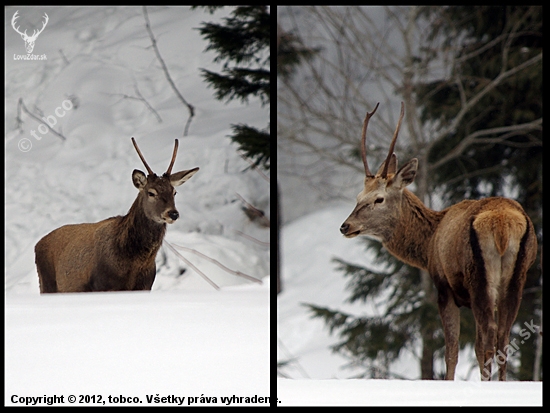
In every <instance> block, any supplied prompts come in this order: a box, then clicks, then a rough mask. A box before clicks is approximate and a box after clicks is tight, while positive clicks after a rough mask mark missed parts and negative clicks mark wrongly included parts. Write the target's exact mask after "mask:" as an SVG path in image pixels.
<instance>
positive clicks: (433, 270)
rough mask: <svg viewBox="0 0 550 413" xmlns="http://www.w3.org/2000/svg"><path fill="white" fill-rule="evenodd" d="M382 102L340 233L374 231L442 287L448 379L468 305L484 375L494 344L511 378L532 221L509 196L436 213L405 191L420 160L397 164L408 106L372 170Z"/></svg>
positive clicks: (532, 251)
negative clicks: (510, 355) (359, 185)
mask: <svg viewBox="0 0 550 413" xmlns="http://www.w3.org/2000/svg"><path fill="white" fill-rule="evenodd" d="M377 108H378V105H376V107H375V108H374V110H373V111H372V112H371V113H367V115H366V117H365V120H364V122H363V132H362V138H361V154H362V158H363V164H364V166H365V175H366V176H365V187H364V189H363V191H362V192H361V193H360V194H359V195H358V196H357V206H356V207H355V209H354V210H353V212H352V213H351V215H350V216H349V217H348V218H347V219H346V221H345V222H344V223H343V224H342V226H341V227H340V231H341V232H342V234H344V235H345V236H346V237H348V238H352V237H355V236H357V235H368V236H371V237H373V238H375V239H377V240H379V241H381V242H382V244H383V245H384V247H385V248H386V249H387V250H388V251H389V252H391V253H392V254H393V255H394V256H395V257H397V258H399V259H400V260H401V261H403V262H405V263H407V264H409V265H412V266H415V267H418V268H421V269H424V270H427V271H428V272H429V274H430V276H431V278H432V279H433V281H434V283H435V286H436V289H437V294H438V306H439V313H440V315H441V320H442V324H443V330H444V335H445V364H446V367H447V373H446V376H445V378H446V379H447V380H454V376H455V369H456V364H457V361H458V336H459V333H460V312H459V307H461V306H466V307H469V308H471V309H472V311H473V314H474V318H475V322H476V343H475V352H476V357H477V361H478V363H479V369H480V372H481V377H482V379H483V380H490V379H491V364H492V361H493V357H494V356H495V349H496V351H497V354H498V356H499V357H498V358H496V360H497V361H498V362H499V364H500V367H499V380H506V355H507V351H506V350H507V348H506V347H507V346H508V344H509V338H510V329H511V327H512V324H513V322H514V321H515V319H516V316H517V314H518V309H519V306H520V302H521V296H522V292H523V286H524V284H525V278H526V274H527V270H528V269H529V267H530V266H531V265H532V264H533V262H534V261H535V258H536V255H537V238H536V236H535V231H534V228H533V224H532V223H531V220H530V219H529V217H528V216H527V214H526V213H525V211H524V210H523V208H522V207H521V206H520V205H519V204H518V203H517V202H516V201H513V200H511V199H507V198H501V197H493V198H486V199H481V200H475V201H474V200H465V201H462V202H460V203H458V204H456V205H453V206H451V207H449V208H447V209H445V210H443V211H439V212H438V211H433V210H431V209H429V208H427V207H426V206H425V205H424V204H423V203H422V202H421V201H420V199H418V198H417V197H416V196H415V195H414V194H413V193H412V192H410V191H409V190H407V189H406V188H405V187H406V186H408V185H410V184H411V183H412V182H413V181H414V178H415V175H416V170H417V167H418V160H417V159H412V160H410V161H409V162H407V163H406V164H405V165H403V166H402V167H401V168H400V169H397V157H396V156H395V154H394V153H393V149H394V146H395V141H396V139H397V134H398V132H399V128H400V126H401V121H402V119H403V115H404V105H403V104H401V116H400V118H399V121H398V123H397V128H396V130H395V133H394V136H393V139H392V142H391V144H390V150H389V152H388V156H387V158H386V160H385V161H384V162H383V163H382V165H381V166H380V169H379V170H378V172H377V173H376V175H373V174H372V173H371V172H370V170H369V167H368V164H367V153H366V142H365V141H366V134H367V125H368V122H369V119H370V118H371V116H372V115H373V114H374V112H376V109H377ZM495 310H496V317H495Z"/></svg>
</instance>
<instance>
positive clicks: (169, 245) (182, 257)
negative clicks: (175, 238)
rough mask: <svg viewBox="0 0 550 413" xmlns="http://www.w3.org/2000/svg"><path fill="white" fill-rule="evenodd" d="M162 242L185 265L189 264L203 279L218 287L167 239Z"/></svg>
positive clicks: (216, 287) (217, 287) (217, 288)
mask: <svg viewBox="0 0 550 413" xmlns="http://www.w3.org/2000/svg"><path fill="white" fill-rule="evenodd" d="M164 243H165V244H166V245H168V248H170V249H171V250H172V251H173V252H174V254H176V255H177V256H178V257H179V258H180V259H181V260H182V261H183V262H185V263H186V264H187V265H189V266H190V267H191V268H193V269H194V270H195V271H196V272H197V274H199V275H200V276H201V277H202V278H204V280H205V281H206V282H207V283H208V284H210V285H211V286H212V287H214V288H215V289H216V290H219V289H220V287H219V286H218V285H217V284H216V283H215V282H214V281H212V280H211V279H210V278H208V277H207V276H206V275H205V274H204V273H203V272H202V271H201V270H199V269H198V268H197V267H195V266H194V265H193V264H192V263H191V262H190V261H189V260H188V259H187V258H185V257H184V256H183V255H181V254H180V253H179V252H178V250H176V249H175V248H174V247H173V246H172V244H170V243H169V242H168V241H166V240H164Z"/></svg>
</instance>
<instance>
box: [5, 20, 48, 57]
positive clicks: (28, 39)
mask: <svg viewBox="0 0 550 413" xmlns="http://www.w3.org/2000/svg"><path fill="white" fill-rule="evenodd" d="M17 13H19V10H17V11H16V12H15V13H14V15H13V17H12V19H11V25H12V27H13V30H15V31H16V32H17V33H19V34H20V35H21V38H22V39H23V40H24V41H25V48H26V49H27V53H32V51H33V49H34V42H35V41H36V38H37V37H38V35H39V34H40V33H42V31H43V30H44V28H45V27H46V25H47V24H48V20H49V17H48V15H47V14H46V13H44V23H43V24H42V28H41V29H40V30H38V31H37V30H33V33H32V36H29V35H27V30H25V31H24V32H23V33H21V32H20V31H19V26H18V27H15V20H17V18H18V17H19V16H18V15H17Z"/></svg>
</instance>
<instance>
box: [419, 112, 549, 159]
mask: <svg viewBox="0 0 550 413" xmlns="http://www.w3.org/2000/svg"><path fill="white" fill-rule="evenodd" d="M529 130H542V118H539V119H537V120H534V121H532V122H528V123H522V124H519V125H511V126H502V127H498V128H489V129H483V130H479V131H476V132H474V133H472V134H470V135H468V136H466V137H465V138H464V139H462V140H461V141H460V142H459V143H458V145H456V146H455V147H454V148H453V149H452V150H451V151H449V152H448V153H447V154H446V155H445V156H443V157H442V158H440V159H439V160H438V161H437V162H434V163H433V164H431V165H430V168H431V169H436V168H439V167H440V166H441V165H443V164H445V163H447V162H449V161H451V160H452V159H455V158H457V157H459V156H460V155H461V154H462V153H464V151H465V150H466V148H467V147H469V146H471V145H476V144H480V143H493V144H497V143H498V144H506V145H509V146H516V147H518V146H542V142H541V141H537V142H533V143H532V144H522V145H519V144H516V143H513V142H509V141H507V139H509V138H510V137H512V136H516V135H517V134H518V133H521V132H523V133H524V132H526V131H529ZM501 133H503V134H505V135H503V136H500V137H498V138H489V139H488V138H485V139H478V137H480V136H487V135H494V134H501Z"/></svg>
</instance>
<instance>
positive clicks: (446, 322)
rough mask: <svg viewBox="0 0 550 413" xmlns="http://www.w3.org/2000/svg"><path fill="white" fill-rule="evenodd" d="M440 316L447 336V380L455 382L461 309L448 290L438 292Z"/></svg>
mask: <svg viewBox="0 0 550 413" xmlns="http://www.w3.org/2000/svg"><path fill="white" fill-rule="evenodd" d="M438 306H439V315H440V316H441V322H442V324H443V333H444V335H445V366H446V367H447V373H446V374H445V380H454V378H455V370H456V364H457V363H458V336H459V335H460V309H459V308H458V306H457V305H456V303H455V301H454V299H453V297H452V295H451V291H450V290H449V289H448V288H443V289H439V292H438Z"/></svg>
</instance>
